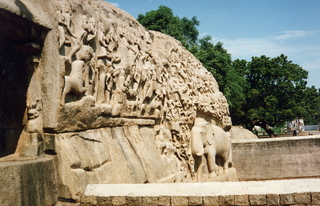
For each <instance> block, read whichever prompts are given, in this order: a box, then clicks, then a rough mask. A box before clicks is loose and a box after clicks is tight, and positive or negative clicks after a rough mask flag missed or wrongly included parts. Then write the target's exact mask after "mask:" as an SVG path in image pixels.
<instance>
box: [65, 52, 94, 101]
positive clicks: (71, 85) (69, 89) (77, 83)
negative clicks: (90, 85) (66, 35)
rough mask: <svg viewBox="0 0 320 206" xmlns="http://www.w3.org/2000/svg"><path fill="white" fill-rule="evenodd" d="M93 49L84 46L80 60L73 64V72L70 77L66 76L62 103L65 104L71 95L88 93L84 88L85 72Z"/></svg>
mask: <svg viewBox="0 0 320 206" xmlns="http://www.w3.org/2000/svg"><path fill="white" fill-rule="evenodd" d="M92 54H93V49H92V48H91V47H89V46H83V47H82V49H81V50H80V51H79V54H78V58H79V59H78V60H75V61H73V62H72V64H71V72H70V75H69V76H65V77H64V79H65V85H64V89H63V93H62V101H63V102H65V97H66V95H67V94H69V93H74V94H83V93H84V92H86V88H85V86H84V82H85V79H84V72H85V71H86V66H88V65H87V63H88V62H89V61H90V60H91V58H92Z"/></svg>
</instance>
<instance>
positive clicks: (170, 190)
mask: <svg viewBox="0 0 320 206" xmlns="http://www.w3.org/2000/svg"><path fill="white" fill-rule="evenodd" d="M81 205H82V206H89V205H90V206H91V205H97V206H102V205H103V206H107V205H110V206H111V205H113V206H115V205H129V206H131V205H148V206H149V205H155V206H156V205H166V206H187V205H203V206H206V205H210V206H212V205H320V179H304V180H276V181H249V182H222V183H219V182H211V183H177V184H130V185H129V184H117V185H112V184H100V185H88V187H87V189H86V192H85V194H84V196H83V197H82V198H81Z"/></svg>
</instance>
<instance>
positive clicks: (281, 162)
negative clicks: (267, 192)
mask: <svg viewBox="0 0 320 206" xmlns="http://www.w3.org/2000/svg"><path fill="white" fill-rule="evenodd" d="M319 156H320V136H305V137H283V138H272V139H257V140H233V142H232V157H233V164H234V165H233V166H234V167H235V168H237V174H238V177H239V179H240V180H263V179H286V178H307V177H320V158H318V157H319Z"/></svg>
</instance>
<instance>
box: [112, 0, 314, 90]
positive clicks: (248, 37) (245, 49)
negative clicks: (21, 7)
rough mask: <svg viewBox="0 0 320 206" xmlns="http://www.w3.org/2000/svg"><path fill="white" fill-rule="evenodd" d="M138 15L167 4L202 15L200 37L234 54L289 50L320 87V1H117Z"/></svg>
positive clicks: (181, 11)
mask: <svg viewBox="0 0 320 206" xmlns="http://www.w3.org/2000/svg"><path fill="white" fill-rule="evenodd" d="M109 2H110V3H112V4H113V5H115V6H117V7H119V8H120V9H122V10H124V11H126V12H128V13H130V14H131V15H132V16H134V17H135V18H137V17H138V15H139V14H145V13H146V12H148V11H151V10H156V9H158V8H159V6H160V5H164V6H167V7H169V8H171V9H172V10H173V13H174V14H175V15H177V16H179V17H188V18H191V17H192V16H196V17H197V19H198V20H199V21H200V26H199V27H198V30H199V32H200V36H199V37H200V38H201V37H203V36H205V35H210V36H211V37H212V39H213V43H216V42H218V41H221V42H222V43H223V44H224V48H225V49H227V50H228V53H230V54H231V55H232V58H233V59H246V60H249V61H250V60H251V57H252V56H261V55H266V56H268V57H276V56H279V55H280V54H285V55H286V56H288V59H289V60H291V61H292V62H293V63H296V64H299V65H300V66H302V67H303V68H304V69H305V70H307V71H308V72H309V78H308V86H312V85H314V86H315V87H316V88H320V0H242V1H240V0H201V1H195V0H179V1H178V0H130V1H129V0H112V1H109Z"/></svg>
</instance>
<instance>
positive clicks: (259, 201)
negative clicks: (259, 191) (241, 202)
mask: <svg viewBox="0 0 320 206" xmlns="http://www.w3.org/2000/svg"><path fill="white" fill-rule="evenodd" d="M249 202H250V205H266V204H267V198H266V195H249Z"/></svg>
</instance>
